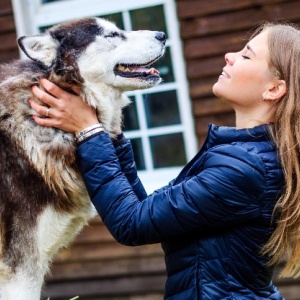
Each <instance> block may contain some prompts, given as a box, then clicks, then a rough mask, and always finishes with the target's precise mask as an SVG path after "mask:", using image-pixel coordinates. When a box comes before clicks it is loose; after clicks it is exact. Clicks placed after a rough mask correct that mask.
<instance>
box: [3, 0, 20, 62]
mask: <svg viewBox="0 0 300 300" xmlns="http://www.w3.org/2000/svg"><path fill="white" fill-rule="evenodd" d="M18 57H19V52H18V47H17V44H16V31H15V24H14V18H13V12H12V6H11V1H10V0H1V1H0V63H2V62H7V61H9V60H11V59H14V58H18Z"/></svg>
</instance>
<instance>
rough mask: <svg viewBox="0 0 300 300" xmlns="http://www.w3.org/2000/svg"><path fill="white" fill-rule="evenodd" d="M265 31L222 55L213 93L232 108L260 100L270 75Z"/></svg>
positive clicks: (241, 107)
mask: <svg viewBox="0 0 300 300" xmlns="http://www.w3.org/2000/svg"><path fill="white" fill-rule="evenodd" d="M267 38H268V31H264V32H262V33H260V34H259V35H257V36H256V37H254V38H253V39H252V40H250V41H249V43H248V44H247V45H246V46H245V48H244V49H243V50H242V51H240V52H236V53H227V54H226V55H225V61H226V66H225V67H224V68H223V72H222V74H221V75H220V77H219V79H218V81H217V82H216V83H215V84H214V86H213V92H214V94H215V95H216V96H217V97H219V98H220V99H222V100H224V101H225V102H227V103H229V104H230V105H231V106H232V107H233V108H234V109H237V108H239V109H248V108H249V109H251V107H254V106H256V105H257V104H258V103H259V102H261V101H263V93H264V91H265V90H266V89H267V87H268V85H269V84H270V82H271V80H272V79H274V76H273V74H272V73H271V71H270V70H269V67H268V62H269V50H268V40H267Z"/></svg>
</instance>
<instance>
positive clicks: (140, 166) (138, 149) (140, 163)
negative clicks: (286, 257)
mask: <svg viewBox="0 0 300 300" xmlns="http://www.w3.org/2000/svg"><path fill="white" fill-rule="evenodd" d="M130 141H131V145H132V149H133V155H134V160H135V163H136V168H137V170H138V171H141V170H145V168H146V167H145V160H144V154H143V147H142V140H141V139H140V138H138V139H130Z"/></svg>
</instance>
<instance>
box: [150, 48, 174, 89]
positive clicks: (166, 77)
mask: <svg viewBox="0 0 300 300" xmlns="http://www.w3.org/2000/svg"><path fill="white" fill-rule="evenodd" d="M152 67H153V68H155V69H157V70H158V71H159V73H160V76H161V78H162V80H163V81H162V83H165V82H173V81H174V73H173V67H172V63H171V49H170V47H167V48H166V53H165V55H164V56H163V57H162V58H161V59H160V60H158V61H157V62H156V63H154V64H153V65H152Z"/></svg>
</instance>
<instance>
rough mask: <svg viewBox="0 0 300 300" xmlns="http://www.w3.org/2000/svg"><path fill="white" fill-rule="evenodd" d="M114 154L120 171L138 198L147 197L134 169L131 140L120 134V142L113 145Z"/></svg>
mask: <svg viewBox="0 0 300 300" xmlns="http://www.w3.org/2000/svg"><path fill="white" fill-rule="evenodd" d="M115 151H116V155H117V157H118V159H119V163H120V166H121V170H122V172H124V174H125V176H126V178H127V180H128V182H129V183H130V185H131V187H132V189H133V191H134V192H135V194H136V196H137V197H138V199H139V200H143V199H145V198H146V197H147V193H146V191H145V188H144V186H143V184H142V183H141V181H140V179H139V177H138V175H137V170H136V164H135V161H134V157H133V151H132V146H131V142H130V141H129V140H127V139H125V137H123V136H122V143H119V145H117V146H116V147H115Z"/></svg>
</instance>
